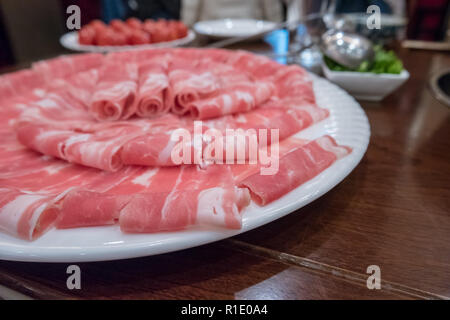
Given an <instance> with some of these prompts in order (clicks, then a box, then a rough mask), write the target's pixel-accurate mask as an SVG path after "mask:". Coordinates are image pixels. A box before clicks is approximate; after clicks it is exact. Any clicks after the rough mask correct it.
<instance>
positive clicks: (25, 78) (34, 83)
mask: <svg viewBox="0 0 450 320" xmlns="http://www.w3.org/2000/svg"><path fill="white" fill-rule="evenodd" d="M43 82H44V78H43V75H42V74H40V73H38V72H36V71H33V70H29V69H25V70H20V71H16V72H13V73H9V74H5V75H2V76H0V97H2V100H6V99H7V98H11V97H13V96H16V95H20V94H23V93H25V92H27V91H31V90H32V89H34V88H38V87H43V85H44V84H43Z"/></svg>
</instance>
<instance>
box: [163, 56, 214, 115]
mask: <svg viewBox="0 0 450 320" xmlns="http://www.w3.org/2000/svg"><path fill="white" fill-rule="evenodd" d="M168 76H169V90H168V92H167V102H166V103H168V104H169V107H170V110H171V111H172V112H173V113H175V114H179V115H186V114H188V113H189V111H190V110H189V103H191V102H192V101H195V100H198V99H202V98H205V97H208V96H211V95H213V94H215V93H216V92H217V91H218V90H219V88H220V80H219V79H218V78H217V77H216V76H215V75H214V74H213V73H212V72H211V71H210V70H202V69H200V70H199V69H197V68H196V65H195V64H193V63H192V61H188V60H184V59H174V60H172V62H171V64H170V65H169V72H168Z"/></svg>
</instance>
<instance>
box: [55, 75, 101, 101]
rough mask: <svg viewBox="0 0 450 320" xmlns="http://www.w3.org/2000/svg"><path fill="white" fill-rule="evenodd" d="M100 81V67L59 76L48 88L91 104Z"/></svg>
mask: <svg viewBox="0 0 450 320" xmlns="http://www.w3.org/2000/svg"><path fill="white" fill-rule="evenodd" d="M97 81H98V69H90V70H88V71H83V72H79V73H76V74H74V75H71V76H69V77H67V78H57V79H55V80H53V81H50V82H49V84H48V88H47V90H48V91H50V92H61V93H63V94H68V95H70V97H71V99H74V100H77V101H79V102H80V103H82V104H83V105H84V106H85V107H86V108H87V107H88V106H89V104H90V101H91V97H92V95H93V93H94V90H95V86H96V84H97Z"/></svg>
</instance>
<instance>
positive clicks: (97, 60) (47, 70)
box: [32, 53, 104, 82]
mask: <svg viewBox="0 0 450 320" xmlns="http://www.w3.org/2000/svg"><path fill="white" fill-rule="evenodd" d="M103 59H104V56H103V55H102V54H100V53H88V54H74V55H64V56H60V57H56V58H53V59H49V60H44V61H39V62H36V63H33V65H32V69H33V70H34V71H36V72H38V73H39V74H41V75H43V77H44V78H45V81H47V82H51V81H53V80H54V79H57V78H66V77H68V76H70V75H73V74H75V73H78V72H82V71H87V70H89V69H92V68H98V67H100V66H101V64H102V63H103Z"/></svg>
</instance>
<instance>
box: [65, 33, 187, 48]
mask: <svg viewBox="0 0 450 320" xmlns="http://www.w3.org/2000/svg"><path fill="white" fill-rule="evenodd" d="M194 39H195V33H194V32H193V31H192V30H189V32H188V34H187V36H186V37H184V38H181V39H176V40H172V41H166V42H158V43H151V44H140V45H127V46H91V45H84V44H79V43H78V32H77V31H72V32H68V33H66V34H64V35H63V36H62V37H61V38H60V39H59V42H60V43H61V45H62V46H63V47H64V48H67V49H70V50H74V51H82V52H100V53H101V52H114V51H124V50H141V49H152V48H173V47H179V46H182V45H186V44H188V43H190V42H192V41H193V40H194Z"/></svg>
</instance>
